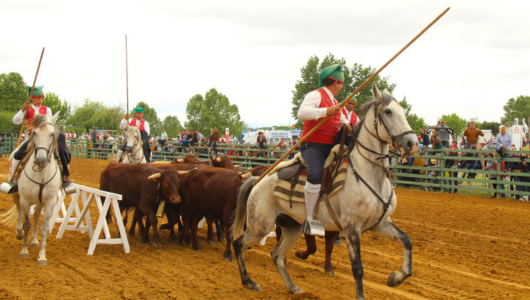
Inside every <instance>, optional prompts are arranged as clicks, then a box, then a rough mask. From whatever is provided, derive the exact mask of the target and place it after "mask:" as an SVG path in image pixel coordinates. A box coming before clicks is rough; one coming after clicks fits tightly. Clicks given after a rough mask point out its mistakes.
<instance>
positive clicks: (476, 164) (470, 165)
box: [466, 144, 482, 179]
mask: <svg viewBox="0 0 530 300" xmlns="http://www.w3.org/2000/svg"><path fill="white" fill-rule="evenodd" d="M477 148H478V145H477V144H474V145H471V146H470V148H469V149H477ZM469 154H471V156H472V157H478V153H475V154H474V155H473V154H472V153H469ZM466 169H468V170H471V169H473V170H480V169H482V164H481V163H480V160H468V161H467V163H466ZM476 175H477V174H476V173H469V174H467V178H470V179H474V178H475V176H476Z"/></svg>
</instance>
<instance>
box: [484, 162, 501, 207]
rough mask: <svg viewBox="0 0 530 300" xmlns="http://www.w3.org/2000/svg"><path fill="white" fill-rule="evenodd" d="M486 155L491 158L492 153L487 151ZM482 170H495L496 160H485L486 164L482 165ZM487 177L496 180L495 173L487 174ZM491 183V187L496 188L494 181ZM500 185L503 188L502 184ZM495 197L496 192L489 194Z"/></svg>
mask: <svg viewBox="0 0 530 300" xmlns="http://www.w3.org/2000/svg"><path fill="white" fill-rule="evenodd" d="M486 157H488V158H493V154H491V153H488V155H487V156H486ZM484 170H486V171H496V170H497V161H495V160H491V161H487V162H486V166H484ZM488 177H489V179H490V180H493V181H497V174H488ZM492 185H493V189H494V190H497V184H496V183H492ZM501 186H502V189H504V185H501ZM495 197H497V193H493V195H492V196H491V198H495ZM501 198H504V194H501Z"/></svg>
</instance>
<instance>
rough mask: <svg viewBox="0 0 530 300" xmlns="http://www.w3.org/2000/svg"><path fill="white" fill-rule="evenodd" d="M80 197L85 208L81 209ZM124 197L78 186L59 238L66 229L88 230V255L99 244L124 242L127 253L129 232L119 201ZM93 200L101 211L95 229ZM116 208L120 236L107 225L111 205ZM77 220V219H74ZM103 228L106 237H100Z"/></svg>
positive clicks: (115, 213) (58, 236)
mask: <svg viewBox="0 0 530 300" xmlns="http://www.w3.org/2000/svg"><path fill="white" fill-rule="evenodd" d="M101 197H105V202H104V203H102V200H101ZM79 198H81V201H82V203H83V210H82V211H81V212H79V211H80V207H79V200H80V199H79ZM121 199H122V197H121V195H119V194H114V193H109V192H105V191H101V190H97V189H94V188H90V187H87V186H83V185H78V186H77V191H76V193H75V194H73V196H72V202H71V203H70V206H69V207H68V210H67V211H66V215H65V216H64V218H63V222H62V224H61V227H59V232H58V233H57V238H58V239H60V238H62V237H63V234H64V232H65V231H66V230H73V231H81V232H85V231H88V236H89V238H90V246H89V247H88V252H87V255H94V250H95V249H96V246H97V245H98V244H106V245H109V244H122V245H123V250H124V251H125V253H129V252H130V248H129V240H128V239H127V233H126V232H125V226H123V220H122V218H121V213H120V207H119V205H118V201H119V200H121ZM93 201H96V205H97V208H98V211H99V219H98V223H97V225H96V229H95V230H94V229H93V227H92V219H91V217H90V205H91V204H92V202H93ZM111 204H112V208H113V210H114V216H115V218H116V223H117V225H118V230H119V232H120V237H119V238H112V237H111V235H110V231H109V226H108V225H107V219H106V217H107V213H108V211H109V209H110V205H111ZM74 210H75V212H76V217H77V218H72V214H73V212H74ZM73 220H75V221H73ZM83 220H85V221H86V226H81V225H82V223H83ZM71 222H75V224H74V225H69V224H68V223H71ZM102 230H103V235H104V238H102V239H100V238H99V236H100V234H101V231H102Z"/></svg>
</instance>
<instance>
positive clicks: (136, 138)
mask: <svg viewBox="0 0 530 300" xmlns="http://www.w3.org/2000/svg"><path fill="white" fill-rule="evenodd" d="M134 139H135V140H136V141H135V142H134V145H133V148H134V147H136V145H138V141H139V140H140V139H139V138H138V135H136V136H135V137H134ZM140 150H142V145H140V147H138V150H136V152H134V153H127V157H128V158H129V161H131V163H132V162H133V160H132V159H131V157H132V158H133V159H134V160H140V162H141V161H142V157H140V158H137V157H135V155H136V153H138V152H139V151H140Z"/></svg>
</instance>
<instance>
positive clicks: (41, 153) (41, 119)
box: [31, 112, 59, 168]
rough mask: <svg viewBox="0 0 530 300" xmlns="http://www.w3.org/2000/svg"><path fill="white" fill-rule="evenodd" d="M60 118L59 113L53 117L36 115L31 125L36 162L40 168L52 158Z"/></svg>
mask: <svg viewBox="0 0 530 300" xmlns="http://www.w3.org/2000/svg"><path fill="white" fill-rule="evenodd" d="M58 116H59V112H57V113H56V114H55V115H54V116H53V117H48V116H47V115H36V116H35V118H34V119H33V122H32V124H31V129H32V134H33V146H34V149H35V162H36V163H37V165H38V166H39V168H43V167H44V166H45V165H46V163H47V161H48V159H49V158H50V157H51V156H50V155H51V153H52V146H53V143H54V139H56V138H57V134H56V127H55V122H56V121H57V117H58Z"/></svg>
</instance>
